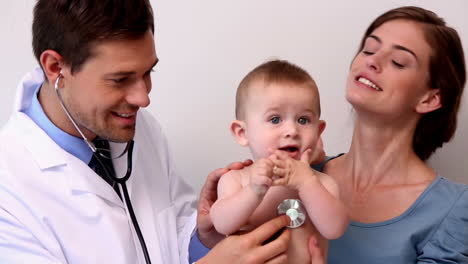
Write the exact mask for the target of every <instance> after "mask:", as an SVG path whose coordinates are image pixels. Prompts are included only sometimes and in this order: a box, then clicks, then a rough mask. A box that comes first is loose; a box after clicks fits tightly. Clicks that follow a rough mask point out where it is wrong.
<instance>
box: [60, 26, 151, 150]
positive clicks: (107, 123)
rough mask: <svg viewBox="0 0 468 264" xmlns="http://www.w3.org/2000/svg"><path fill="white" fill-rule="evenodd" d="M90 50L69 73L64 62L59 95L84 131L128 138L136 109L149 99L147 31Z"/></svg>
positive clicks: (132, 131)
mask: <svg viewBox="0 0 468 264" xmlns="http://www.w3.org/2000/svg"><path fill="white" fill-rule="evenodd" d="M91 52H92V54H93V56H92V57H91V58H90V59H89V60H88V61H86V62H85V63H84V64H83V66H82V68H81V69H80V70H79V71H77V72H75V73H74V74H71V73H70V69H69V68H65V67H64V71H63V76H64V77H63V79H62V80H61V85H60V86H59V87H61V88H60V92H61V94H62V98H63V101H64V103H65V105H66V106H67V107H68V109H69V110H70V113H71V115H72V116H73V118H74V119H75V120H76V122H77V123H78V126H79V127H80V129H82V131H83V133H85V135H86V136H87V137H89V138H91V139H92V138H94V137H95V136H96V135H97V136H100V137H102V138H105V139H108V140H110V141H115V142H126V141H129V140H131V139H132V138H133V137H134V135H135V123H136V117H137V112H138V110H139V109H140V107H146V106H148V105H149V103H150V99H149V92H150V91H151V76H150V73H151V71H152V69H153V67H154V66H155V65H156V63H157V61H158V59H157V56H156V51H155V48H154V39H153V34H152V33H151V31H148V32H147V33H146V34H145V35H144V36H143V37H142V38H139V39H136V40H110V41H105V42H102V43H99V44H97V45H95V46H94V48H93V49H92V51H91ZM73 134H75V133H73Z"/></svg>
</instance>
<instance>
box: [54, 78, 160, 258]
mask: <svg viewBox="0 0 468 264" xmlns="http://www.w3.org/2000/svg"><path fill="white" fill-rule="evenodd" d="M61 77H63V75H62V71H60V73H59V76H57V80H56V81H55V93H56V94H57V97H58V100H59V102H60V105H61V106H62V108H63V111H65V114H66V115H67V116H68V119H69V120H70V122H71V123H72V124H73V126H74V127H75V128H76V130H77V131H78V133H80V135H81V137H82V138H83V140H84V141H85V142H86V144H87V145H88V147H89V148H90V149H91V150H92V151H93V156H94V157H95V158H96V160H97V161H98V162H99V164H100V165H101V167H102V168H104V173H105V177H106V178H107V179H108V180H110V181H111V182H112V183H114V184H115V183H117V184H120V186H121V187H122V191H123V194H124V199H125V205H126V206H127V209H128V212H129V213H130V219H131V221H132V224H133V227H134V228H135V232H136V234H137V236H138V240H139V241H140V244H141V248H142V250H143V255H144V256H145V261H146V263H147V264H151V260H150V257H149V253H148V248H147V247H146V243H145V239H144V238H143V234H142V233H141V230H140V226H139V225H138V221H137V219H136V216H135V212H134V211H133V206H132V202H131V201H130V196H129V194H128V189H127V184H126V182H127V180H128V179H129V178H130V175H131V174H132V157H133V144H134V142H133V140H130V141H129V142H128V143H127V146H126V147H125V149H124V150H123V151H122V153H120V155H118V156H116V157H112V156H111V155H110V152H108V155H106V154H105V153H104V150H103V149H99V148H96V146H95V145H94V144H93V142H91V141H89V140H88V138H87V137H86V136H85V135H84V134H83V132H82V131H81V129H80V128H79V127H78V125H77V124H76V122H75V120H74V119H73V117H72V116H71V114H70V112H69V111H68V109H67V107H66V106H65V104H64V103H63V100H62V96H61V95H60V92H59V88H58V83H59V80H60V78H61ZM106 152H107V151H106ZM125 153H128V154H127V172H126V173H125V176H124V177H122V178H118V177H117V176H115V175H114V174H113V173H110V172H109V170H108V168H107V166H106V165H105V164H104V162H103V161H102V159H101V158H104V159H118V158H120V157H122V156H123V155H125Z"/></svg>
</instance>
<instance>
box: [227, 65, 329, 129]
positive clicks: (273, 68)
mask: <svg viewBox="0 0 468 264" xmlns="http://www.w3.org/2000/svg"><path fill="white" fill-rule="evenodd" d="M272 83H274V84H285V85H288V84H291V85H298V86H303V87H306V88H308V89H310V92H311V93H313V94H314V102H313V104H314V105H312V109H315V111H316V114H317V117H320V98H319V92H318V89H317V85H316V84H315V81H314V79H312V77H311V76H310V75H309V73H307V71H305V70H304V69H302V68H301V67H299V66H297V65H295V64H292V63H290V62H288V61H286V60H272V61H267V62H265V63H263V64H260V65H259V66H257V67H255V68H254V69H253V70H252V71H250V72H249V73H248V74H247V75H246V76H245V77H244V78H243V79H242V81H241V82H240V84H239V86H238V88H237V93H236V119H238V120H243V119H245V117H246V102H245V101H246V99H247V97H248V96H249V92H250V90H252V86H253V85H254V84H258V85H261V86H264V87H266V86H268V85H269V84H272ZM253 99H254V100H255V98H253Z"/></svg>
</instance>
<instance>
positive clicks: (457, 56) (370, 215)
mask: <svg viewBox="0 0 468 264" xmlns="http://www.w3.org/2000/svg"><path fill="white" fill-rule="evenodd" d="M465 75H466V72H465V62H464V54H463V49H462V46H461V43H460V39H459V37H458V34H457V32H456V31H455V30H454V29H453V28H450V27H448V26H446V25H445V22H444V20H443V19H442V18H440V17H438V16H437V15H436V14H435V13H433V12H431V11H428V10H425V9H422V8H418V7H401V8H397V9H393V10H390V11H388V12H386V13H385V14H383V15H381V16H379V17H378V18H377V19H376V20H375V21H374V22H372V24H371V25H370V26H369V28H368V29H367V30H366V32H365V35H364V37H363V39H362V41H361V45H360V48H359V52H358V54H357V55H356V57H355V58H354V60H353V62H352V64H351V69H350V73H349V76H348V81H347V89H346V99H347V100H348V101H349V102H350V103H351V105H352V106H353V108H354V110H355V113H356V117H355V122H354V133H353V138H352V143H351V147H350V150H349V152H348V153H346V154H344V155H341V156H338V157H335V158H333V159H330V160H328V161H327V162H326V163H325V164H324V166H323V168H322V169H323V171H324V172H325V173H327V174H329V175H331V176H333V177H334V178H335V179H336V181H337V182H338V185H339V187H340V192H341V193H340V195H341V198H342V199H343V201H344V203H345V204H346V206H347V208H348V210H349V214H350V217H351V219H352V220H353V221H352V222H351V224H350V225H349V227H348V230H347V232H346V233H345V235H344V236H343V237H341V238H340V239H338V240H335V241H331V242H330V252H329V263H468V191H467V189H468V186H466V185H461V184H456V183H454V182H451V181H449V180H447V179H446V178H444V177H442V176H440V175H437V173H436V172H435V171H434V170H433V169H431V168H430V167H429V166H428V165H427V164H426V163H425V161H426V160H427V159H428V158H429V157H430V156H431V154H432V153H434V151H435V150H436V149H437V148H439V147H441V146H442V144H443V143H445V142H448V141H449V140H450V139H451V138H452V137H453V134H454V132H455V129H456V123H457V112H458V108H459V105H460V98H461V96H462V92H463V89H464V85H465V78H466V77H465Z"/></svg>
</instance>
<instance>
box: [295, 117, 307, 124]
mask: <svg viewBox="0 0 468 264" xmlns="http://www.w3.org/2000/svg"><path fill="white" fill-rule="evenodd" d="M297 122H298V123H299V124H301V125H305V124H307V123H309V122H310V121H309V119H308V118H307V117H300V118H299V119H298V120H297Z"/></svg>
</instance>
